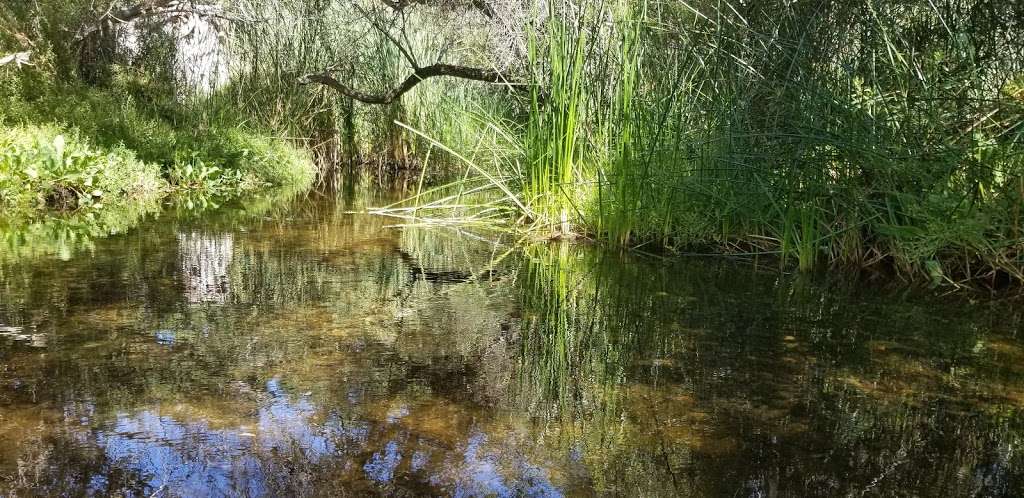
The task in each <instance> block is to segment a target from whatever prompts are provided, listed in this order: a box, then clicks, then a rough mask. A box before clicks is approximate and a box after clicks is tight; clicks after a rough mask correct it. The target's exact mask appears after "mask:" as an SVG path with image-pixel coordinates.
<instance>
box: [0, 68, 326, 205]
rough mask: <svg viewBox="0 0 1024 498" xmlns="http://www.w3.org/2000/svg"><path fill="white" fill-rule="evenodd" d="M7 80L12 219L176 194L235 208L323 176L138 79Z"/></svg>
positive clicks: (0, 193) (3, 187)
mask: <svg viewBox="0 0 1024 498" xmlns="http://www.w3.org/2000/svg"><path fill="white" fill-rule="evenodd" d="M2 76H5V77H0V84H2V85H3V86H4V91H5V92H6V93H7V94H9V95H12V96H13V98H12V99H10V100H9V104H10V105H8V106H6V107H5V108H3V109H0V137H2V138H0V140H2V148H0V175H2V176H0V205H2V206H3V207H4V208H5V213H6V214H7V215H8V216H12V215H14V214H22V215H28V214H31V213H32V212H40V211H42V210H45V209H57V210H62V211H75V210H83V209H86V210H87V209H99V208H102V207H103V206H104V205H111V206H112V205H116V204H126V203H130V202H140V203H145V202H146V201H147V200H148V199H149V198H151V197H153V196H158V197H159V196H162V195H164V194H167V193H172V192H176V193H180V194H189V195H193V196H200V197H216V198H226V197H234V196H239V195H244V194H246V193H252V192H254V191H257V190H261V189H266V188H274V187H290V188H296V187H298V188H306V187H308V186H310V185H311V184H312V182H313V180H314V178H315V175H316V171H315V167H314V165H313V163H312V160H311V158H310V156H309V154H308V152H306V151H304V150H302V149H300V148H298V147H296V146H294V145H292V144H290V143H288V142H287V141H285V140H282V139H278V138H274V137H271V136H267V135H266V134H265V133H260V132H257V131H253V130H252V129H251V128H250V127H248V126H244V125H242V124H238V122H240V120H238V121H236V122H234V123H233V122H230V121H225V122H211V121H210V120H204V119H202V117H201V116H199V115H198V114H199V113H197V112H195V111H194V110H192V109H189V108H188V107H185V106H182V107H178V106H176V105H175V103H174V102H173V101H172V100H170V98H169V97H164V95H168V93H167V92H166V91H160V90H156V91H154V90H153V89H152V88H153V87H152V86H149V85H146V84H145V82H140V81H139V80H136V79H131V78H127V77H125V78H122V81H119V82H114V83H112V84H111V85H109V86H106V87H101V88H96V87H88V86H85V85H81V84H76V83H66V84H62V83H57V82H55V81H54V80H53V79H51V78H47V77H46V76H45V75H40V74H36V73H34V72H32V71H20V72H18V73H13V71H10V72H8V74H6V75H2ZM197 105H201V104H197Z"/></svg>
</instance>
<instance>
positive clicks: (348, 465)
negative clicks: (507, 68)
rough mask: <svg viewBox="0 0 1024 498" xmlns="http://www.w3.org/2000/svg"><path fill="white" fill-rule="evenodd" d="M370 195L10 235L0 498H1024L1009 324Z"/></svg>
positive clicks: (3, 274) (879, 292) (1018, 374)
mask: <svg viewBox="0 0 1024 498" xmlns="http://www.w3.org/2000/svg"><path fill="white" fill-rule="evenodd" d="M349 194H351V192H350V193H349ZM358 199H359V197H358V196H352V195H339V196H337V197H334V196H327V197H324V196H305V197H301V198H299V199H294V200H290V201H287V202H284V201H278V202H268V203H263V205H261V206H260V207H258V208H251V207H245V206H235V207H226V208H222V209H218V210H213V211H211V212H210V213H208V214H205V215H201V216H195V215H179V214H175V213H174V212H164V213H162V214H159V215H155V214H154V215H150V216H149V217H148V218H147V220H146V221H144V222H143V223H142V224H141V225H140V226H138V227H137V228H135V229H132V230H127V231H125V232H124V233H121V234H119V235H115V236H112V237H109V238H105V239H101V240H86V241H81V240H73V241H72V242H73V243H70V246H69V245H68V244H69V243H68V242H67V240H65V241H64V242H63V243H62V244H63V245H62V246H61V247H60V248H59V249H54V248H53V247H50V246H47V245H46V244H42V243H38V240H35V239H33V240H35V245H32V244H30V241H29V240H27V239H26V238H24V237H21V238H18V237H14V238H8V239H7V245H5V246H3V247H2V248H0V250H2V251H5V252H6V253H7V254H6V256H4V255H0V496H56V495H70V496H79V495H103V496H107V495H115V496H147V497H148V496H190V497H191V496H306V495H315V496H338V495H356V496H364V495H392V496H411V495H424V494H425V495H455V496H582V495H593V494H603V495H642V496H842V495H863V494H867V495H923V496H932V495H942V496H1012V495H1020V494H1021V492H1022V490H1024V456H1022V451H1024V448H1022V445H1024V417H1022V416H1021V412H1022V409H1024V340H1022V338H1021V337H1020V336H1019V334H1018V332H1019V331H1020V330H1021V327H1022V323H1024V321H1022V317H1021V311H1022V310H1021V308H1020V307H1019V306H1015V305H1014V303H1013V302H1012V301H1006V302H1003V301H993V300H990V299H977V300H974V301H972V300H970V299H968V298H965V297H956V298H954V297H941V296H937V295H935V294H934V293H930V292H926V291H915V292H905V291H898V290H885V289H882V288H879V287H877V286H874V285H871V284H863V283H862V284H859V285H854V284H849V283H842V282H840V281H829V280H823V279H821V278H808V277H798V276H792V275H785V274H783V273H780V272H779V271H778V269H777V265H774V264H772V263H770V262H764V263H763V264H764V266H758V264H756V263H754V262H746V261H727V260H721V259H684V260H681V261H675V262H666V261H660V260H657V259H651V258H648V257H641V256H637V255H622V254H619V253H617V252H611V251H608V250H602V249H600V248H598V247H590V246H586V245H579V244H577V245H538V246H532V247H527V248H518V249H517V248H513V247H510V246H505V245H502V244H501V243H500V242H501V241H500V240H499V239H498V238H496V237H490V236H487V237H483V240H481V239H480V238H477V236H476V235H474V234H466V233H459V232H457V231H453V230H450V229H443V228H438V229H431V230H428V229H422V228H389V227H388V225H389V224H392V223H394V220H388V219H384V218H380V217H373V216H368V215H361V214H351V213H349V211H350V210H358V209H360V208H361V207H363V206H365V204H366V203H371V204H372V203H373V202H374V201H373V200H372V199H371V200H367V201H360V200H358ZM477 235H479V234H477ZM485 235H486V234H485ZM68 238H69V237H67V236H65V239H68ZM70 239H75V237H74V236H71V237H70ZM496 242H497V243H496Z"/></svg>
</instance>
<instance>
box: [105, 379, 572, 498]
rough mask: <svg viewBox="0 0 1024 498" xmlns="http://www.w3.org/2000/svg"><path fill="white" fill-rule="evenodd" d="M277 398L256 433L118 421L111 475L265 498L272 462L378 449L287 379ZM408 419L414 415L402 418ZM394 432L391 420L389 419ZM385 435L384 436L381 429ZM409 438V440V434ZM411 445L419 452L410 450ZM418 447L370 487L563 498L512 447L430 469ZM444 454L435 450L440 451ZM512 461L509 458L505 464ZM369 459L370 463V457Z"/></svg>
mask: <svg viewBox="0 0 1024 498" xmlns="http://www.w3.org/2000/svg"><path fill="white" fill-rule="evenodd" d="M266 391H267V393H268V394H269V395H270V397H269V399H268V400H267V401H266V402H265V403H264V404H263V406H262V407H261V408H260V409H259V410H258V413H257V414H256V417H257V422H256V430H253V432H252V433H250V432H246V431H245V430H244V429H245V428H244V427H242V428H231V429H214V428H211V427H210V426H209V425H208V424H207V423H205V422H181V421H178V420H176V419H174V418H172V417H170V416H161V415H160V414H158V413H155V412H153V411H141V412H138V413H135V414H132V415H128V414H120V415H119V416H118V417H117V419H116V421H115V422H114V423H113V424H112V425H111V426H110V427H108V428H105V429H104V430H101V431H98V432H97V433H96V436H95V438H96V440H95V442H96V444H98V445H99V446H100V447H102V448H104V451H105V455H106V457H107V459H108V462H109V465H108V466H107V468H108V469H110V468H120V469H129V470H132V471H135V472H137V473H138V474H139V476H140V478H141V479H142V480H144V482H145V483H146V484H147V485H148V486H149V489H150V491H151V492H152V491H154V490H160V489H166V490H167V491H173V493H174V494H176V495H181V496H209V495H214V496H221V495H232V496H235V495H248V496H259V495H266V494H268V493H269V491H268V479H279V478H280V476H279V475H276V473H278V472H279V469H275V468H274V467H273V462H269V463H271V465H267V464H268V461H267V460H266V459H268V458H275V457H278V456H281V455H292V456H294V455H299V458H301V459H303V460H304V461H305V462H307V463H311V464H315V463H317V462H318V461H321V460H323V459H325V458H331V457H344V456H345V453H346V451H348V452H350V453H353V454H361V450H369V449H371V448H366V446H367V445H368V444H370V430H371V427H370V425H369V424H367V423H352V422H344V421H343V420H342V419H341V418H340V417H338V416H336V415H333V414H332V415H329V416H327V417H326V419H325V420H324V422H323V423H315V422H314V415H316V413H317V408H316V406H315V405H314V404H313V403H312V402H311V401H310V400H309V399H308V397H306V396H298V397H295V396H289V394H288V393H287V391H286V390H285V389H284V388H283V387H282V386H281V382H280V380H279V379H276V378H275V379H271V380H270V381H268V382H267V383H266ZM397 412H398V413H401V414H402V415H405V414H407V413H408V412H409V409H408V408H407V407H404V406H403V407H401V408H399V409H398V411H397ZM388 418H390V419H391V420H390V421H389V422H390V423H394V422H395V419H394V418H393V417H388ZM383 428H384V426H381V429H383ZM401 434H405V433H404V432H401ZM410 441H412V442H413V443H410ZM415 441H417V439H416V438H407V437H397V438H393V439H390V440H388V441H387V442H386V443H384V446H383V448H380V449H378V450H377V451H375V452H373V453H372V454H371V455H370V456H369V458H366V460H365V462H362V465H361V467H362V472H363V476H364V478H365V479H367V480H369V481H373V482H376V483H379V484H387V483H390V482H392V481H394V480H395V478H396V476H397V475H398V474H399V473H400V472H401V471H400V467H401V466H402V462H403V458H406V459H408V460H409V462H408V466H407V467H405V468H406V469H410V470H411V472H414V473H418V474H420V473H423V474H420V475H421V476H422V477H425V478H426V481H427V482H429V483H430V484H432V485H433V486H437V487H439V488H442V489H446V490H448V492H449V493H451V494H452V495H454V496H502V497H504V496H521V495H525V496H561V492H560V491H559V490H558V489H557V488H555V486H554V485H553V484H552V483H551V482H550V480H549V479H548V478H547V472H546V471H545V470H543V469H541V468H540V467H537V466H535V465H532V464H530V463H528V462H527V461H526V459H525V458H524V457H523V456H522V455H520V454H517V453H515V452H511V451H508V452H507V450H509V448H507V447H506V446H507V445H505V444H501V443H502V442H500V441H499V444H496V445H489V444H488V436H487V435H485V434H484V433H482V432H479V431H473V432H471V433H470V434H469V437H468V439H467V440H466V441H465V442H464V443H463V444H460V445H458V448H461V449H460V450H456V451H454V452H453V453H452V454H450V455H448V456H447V458H444V459H442V460H439V461H436V463H438V464H441V467H440V468H431V459H430V455H431V452H430V450H424V449H417V448H415V447H411V448H409V450H410V451H403V448H402V445H403V444H415ZM435 449H436V448H435ZM506 452H507V454H506ZM362 454H365V453H362ZM106 485H107V481H106V476H104V475H98V476H95V477H93V478H92V480H91V481H90V490H91V491H92V492H93V493H100V492H102V491H104V490H105V489H106Z"/></svg>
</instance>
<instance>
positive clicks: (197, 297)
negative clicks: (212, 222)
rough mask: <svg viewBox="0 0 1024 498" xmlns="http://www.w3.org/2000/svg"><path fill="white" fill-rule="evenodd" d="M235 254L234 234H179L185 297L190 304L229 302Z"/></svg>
mask: <svg viewBox="0 0 1024 498" xmlns="http://www.w3.org/2000/svg"><path fill="white" fill-rule="evenodd" d="M233 251H234V239H233V238H232V236H231V234H218V235H211V234H204V233H201V232H181V233H178V252H179V254H180V258H181V273H182V277H183V278H184V279H185V297H186V299H188V302H189V303H190V304H200V303H217V304H224V303H225V302H227V299H228V293H229V292H230V290H231V286H230V279H229V278H228V270H229V268H230V266H231V261H232V257H233Z"/></svg>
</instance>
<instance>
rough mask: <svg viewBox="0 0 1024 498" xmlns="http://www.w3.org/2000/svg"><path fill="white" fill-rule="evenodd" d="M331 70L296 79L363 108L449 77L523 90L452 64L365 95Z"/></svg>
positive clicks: (494, 74) (499, 76)
mask: <svg viewBox="0 0 1024 498" xmlns="http://www.w3.org/2000/svg"><path fill="white" fill-rule="evenodd" d="M332 73H333V72H332V71H331V70H327V71H324V72H322V73H316V74H307V75H306V76H303V77H302V78H301V79H300V82H301V83H302V84H310V83H320V84H322V85H326V86H328V87H331V88H333V89H335V90H337V91H338V92H339V93H341V94H342V95H345V96H346V97H349V98H352V99H355V100H358V101H360V102H365V103H367V104H390V103H392V102H394V101H396V100H398V99H399V98H400V97H401V96H402V95H404V94H405V93H406V92H408V91H409V90H412V89H413V87H415V86H416V85H418V84H420V82H422V81H423V80H425V79H427V78H433V77H437V76H451V77H454V78H462V79H465V80H473V81H483V82H486V83H503V84H506V85H509V86H510V87H512V88H523V87H522V86H521V85H520V84H518V83H515V82H513V81H511V80H510V79H509V78H508V77H507V76H506V75H505V74H504V73H502V72H500V71H495V70H492V69H481V68H477V67H469V66H458V65H453V64H443V63H436V64H431V65H429V66H425V67H417V68H415V69H414V71H413V73H412V74H410V75H409V77H407V78H406V79H405V81H403V82H402V83H401V84H400V85H398V86H397V87H395V88H392V89H391V90H389V91H388V92H386V93H379V94H374V93H367V92H363V91H359V90H356V89H354V88H352V87H350V86H348V85H346V84H344V83H342V82H341V81H338V80H337V79H336V78H335V77H334V76H333V74H332Z"/></svg>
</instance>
